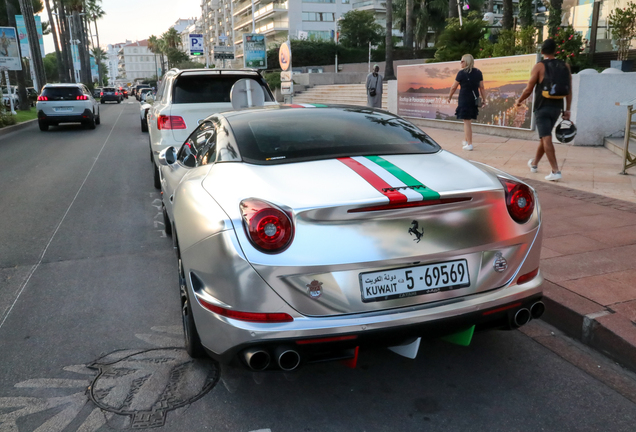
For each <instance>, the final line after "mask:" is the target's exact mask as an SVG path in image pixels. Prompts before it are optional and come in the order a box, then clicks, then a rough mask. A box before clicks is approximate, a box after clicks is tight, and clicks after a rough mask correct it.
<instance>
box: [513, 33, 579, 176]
mask: <svg viewBox="0 0 636 432" xmlns="http://www.w3.org/2000/svg"><path fill="white" fill-rule="evenodd" d="M555 51H556V43H555V42H554V40H553V39H546V41H545V42H543V46H542V47H541V54H543V60H542V61H540V62H539V63H537V64H536V65H534V67H533V68H532V72H531V73H530V81H528V85H527V86H526V88H525V90H524V91H523V93H522V94H521V96H520V97H519V99H517V106H521V103H522V102H523V101H524V100H526V99H527V98H528V97H529V96H530V95H531V94H532V90H533V89H535V92H534V93H535V98H534V117H535V119H536V124H537V130H538V132H539V140H540V143H539V147H538V148H537V153H536V156H535V157H534V159H530V160H529V161H528V166H529V167H530V172H533V173H536V172H537V166H538V164H539V161H540V160H541V158H542V157H543V155H544V154H545V155H546V156H547V158H548V162H550V166H551V167H552V171H551V172H550V174H548V176H546V178H545V179H546V180H551V181H557V180H560V179H561V171H559V165H558V163H557V159H556V153H555V151H554V144H553V143H552V129H554V125H555V124H556V122H557V121H558V120H559V116H560V115H561V113H563V115H562V116H563V120H569V119H570V106H571V105H572V75H571V74H570V86H569V94H568V95H567V96H566V97H565V98H564V99H565V102H566V107H565V110H563V99H550V98H545V97H543V95H542V94H541V92H542V89H543V80H544V78H545V70H546V64H547V63H548V62H560V61H561V60H557V59H556V58H555V57H554V53H555ZM567 69H568V72H569V70H570V67H569V66H567Z"/></svg>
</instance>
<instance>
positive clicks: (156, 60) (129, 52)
mask: <svg viewBox="0 0 636 432" xmlns="http://www.w3.org/2000/svg"><path fill="white" fill-rule="evenodd" d="M118 71H119V72H118V76H120V77H121V78H126V80H127V81H128V82H132V81H134V80H136V79H141V78H153V77H155V76H161V74H162V71H161V56H160V55H159V54H153V53H152V52H151V51H150V50H149V49H148V40H147V39H144V40H142V41H137V42H132V43H128V44H126V45H124V46H122V47H121V48H120V50H119V63H118Z"/></svg>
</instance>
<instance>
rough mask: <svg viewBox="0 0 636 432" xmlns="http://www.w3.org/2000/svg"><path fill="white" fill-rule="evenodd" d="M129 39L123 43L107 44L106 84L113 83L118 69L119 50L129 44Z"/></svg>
mask: <svg viewBox="0 0 636 432" xmlns="http://www.w3.org/2000/svg"><path fill="white" fill-rule="evenodd" d="M129 43H130V41H129V40H127V41H126V42H123V43H117V44H108V50H107V51H106V55H107V56H108V63H107V66H108V84H109V85H114V84H115V80H116V79H117V75H118V70H119V50H120V49H121V48H122V47H123V46H124V45H126V44H129Z"/></svg>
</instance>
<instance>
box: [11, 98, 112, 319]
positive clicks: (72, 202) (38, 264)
mask: <svg viewBox="0 0 636 432" xmlns="http://www.w3.org/2000/svg"><path fill="white" fill-rule="evenodd" d="M123 112H124V111H123V110H122V111H121V112H120V113H119V116H117V120H115V123H113V126H112V127H111V129H110V133H109V134H108V136H107V137H106V140H105V141H104V144H103V145H102V148H101V149H100V150H99V153H98V154H97V157H96V158H95V160H94V161H93V165H91V168H90V169H89V170H88V173H87V174H86V177H84V181H83V182H82V184H81V185H80V187H79V189H78V190H77V193H76V194H75V196H74V197H73V200H72V201H71V203H70V204H69V206H68V208H67V209H66V212H64V216H62V219H61V220H60V222H59V223H58V224H57V226H56V227H55V231H53V234H52V235H51V238H49V241H48V243H47V244H46V246H45V247H44V250H43V251H42V253H41V254H40V259H39V260H38V262H37V263H36V264H35V265H34V266H33V267H32V268H31V271H29V274H28V276H27V278H26V280H25V281H24V283H23V284H22V286H21V287H20V291H18V295H17V296H16V298H15V300H13V303H12V304H11V307H10V308H9V310H8V311H7V312H6V314H5V315H4V318H3V319H2V322H0V330H1V329H2V326H3V325H4V323H5V321H6V320H7V318H8V317H9V314H10V313H11V311H12V310H13V308H14V307H15V305H16V303H17V302H18V299H19V298H20V296H21V295H22V292H23V291H24V289H25V288H26V286H27V284H28V283H29V281H30V280H31V277H32V276H33V273H35V271H36V270H37V269H38V267H40V264H42V260H43V259H44V255H45V254H46V251H47V250H48V249H49V246H50V245H51V242H53V239H54V238H55V235H56V234H57V232H58V231H59V229H60V227H61V226H62V223H63V222H64V220H65V219H66V216H67V215H68V212H69V211H70V210H71V207H73V204H74V203H75V200H76V199H77V197H78V196H79V194H80V192H81V191H82V188H84V185H85V184H86V180H88V177H89V176H90V175H91V173H92V172H93V168H95V164H97V161H98V160H99V157H100V156H101V154H102V152H103V151H104V148H105V147H106V144H107V143H108V140H109V139H110V136H111V135H112V134H113V131H114V130H115V126H116V125H117V122H119V118H120V117H121V115H122V114H123Z"/></svg>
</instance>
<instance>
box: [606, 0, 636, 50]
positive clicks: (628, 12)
mask: <svg viewBox="0 0 636 432" xmlns="http://www.w3.org/2000/svg"><path fill="white" fill-rule="evenodd" d="M608 23H609V26H610V28H611V29H612V39H613V40H614V41H615V42H616V44H617V45H618V60H627V54H628V52H629V47H630V44H631V43H632V40H633V39H634V38H635V37H636V3H629V4H628V5H627V7H625V8H623V9H621V8H616V9H614V10H613V11H612V12H611V13H610V15H609V19H608Z"/></svg>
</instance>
